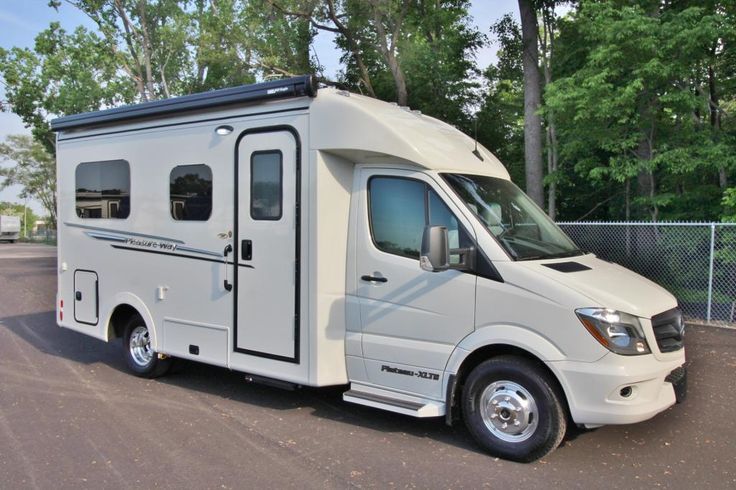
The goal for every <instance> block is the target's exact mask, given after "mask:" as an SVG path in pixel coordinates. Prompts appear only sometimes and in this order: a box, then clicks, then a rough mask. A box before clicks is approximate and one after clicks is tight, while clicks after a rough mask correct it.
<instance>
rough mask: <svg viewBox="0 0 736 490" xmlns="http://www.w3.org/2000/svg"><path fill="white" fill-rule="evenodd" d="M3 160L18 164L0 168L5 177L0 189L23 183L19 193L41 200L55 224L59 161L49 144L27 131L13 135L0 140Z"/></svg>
mask: <svg viewBox="0 0 736 490" xmlns="http://www.w3.org/2000/svg"><path fill="white" fill-rule="evenodd" d="M0 158H1V159H2V161H11V162H15V166H13V167H8V168H0V176H1V177H5V180H4V181H3V182H2V183H0V189H5V188H6V187H8V186H11V185H20V186H21V187H22V190H21V192H20V197H22V198H26V197H31V198H33V199H36V200H38V201H40V202H41V205H42V206H43V207H44V209H45V210H46V211H47V212H48V215H49V226H50V227H52V228H56V162H55V160H54V157H53V156H52V155H51V154H50V153H49V152H48V151H47V150H46V148H45V147H44V146H43V145H42V144H40V143H39V142H37V141H35V140H34V139H33V138H32V137H31V136H28V135H10V136H8V137H7V138H6V140H5V142H4V143H0Z"/></svg>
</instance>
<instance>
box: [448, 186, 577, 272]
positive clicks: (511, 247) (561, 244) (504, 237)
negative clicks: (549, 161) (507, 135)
mask: <svg viewBox="0 0 736 490" xmlns="http://www.w3.org/2000/svg"><path fill="white" fill-rule="evenodd" d="M443 177H444V179H445V180H446V181H447V183H448V184H450V186H451V187H452V188H453V189H454V190H455V192H457V194H458V196H460V198H461V199H462V200H463V201H465V204H466V205H467V206H468V208H469V209H470V210H471V211H472V212H473V213H475V214H476V215H477V216H478V218H479V219H480V221H481V222H482V223H483V224H484V225H485V227H486V228H487V229H488V231H489V232H490V233H491V234H492V235H493V236H494V237H496V239H497V240H498V241H499V243H500V244H501V246H503V248H504V249H506V251H507V252H508V253H509V255H511V257H513V258H514V259H516V260H539V259H552V258H559V257H573V256H576V255H581V254H582V253H583V252H582V251H581V250H579V249H578V248H577V247H576V246H575V244H574V243H573V242H572V240H570V239H569V238H568V237H567V235H565V233H563V232H562V230H560V228H558V227H557V225H555V223H554V222H553V221H552V220H551V219H550V218H549V217H548V216H547V214H546V213H545V212H544V211H542V210H541V209H540V208H539V207H538V206H537V205H536V204H534V202H533V201H532V200H531V199H530V198H529V197H528V196H527V195H526V194H524V193H523V192H522V191H521V189H519V188H518V187H516V186H515V185H514V184H512V183H511V182H510V181H508V180H504V179H499V178H495V177H488V176H481V175H465V174H443Z"/></svg>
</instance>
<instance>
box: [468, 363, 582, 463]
mask: <svg viewBox="0 0 736 490" xmlns="http://www.w3.org/2000/svg"><path fill="white" fill-rule="evenodd" d="M462 404H463V417H464V419H465V425H466V426H467V427H468V430H469V431H470V433H471V434H472V435H473V437H474V438H475V440H476V441H477V442H478V443H479V444H480V445H481V446H483V448H484V449H486V450H487V451H488V452H489V453H491V454H493V455H495V456H499V457H502V458H504V459H510V460H512V461H520V462H525V463H528V462H530V461H534V460H536V459H539V458H541V457H543V456H545V455H546V454H549V453H550V452H551V451H552V450H554V449H555V448H556V447H557V446H559V444H560V442H562V438H563V437H564V435H565V429H566V427H567V419H566V412H565V409H564V405H563V403H562V401H561V397H560V395H559V394H558V392H557V390H556V389H555V386H554V383H553V381H552V380H551V379H550V377H549V374H548V373H547V372H546V371H544V370H542V369H541V368H540V367H538V366H537V365H536V364H535V363H534V362H532V361H530V360H528V359H524V358H521V357H515V356H499V357H495V358H493V359H490V360H488V361H485V362H483V363H481V364H479V365H478V366H477V367H476V368H475V369H473V371H472V372H471V373H470V375H469V376H468V378H467V380H466V382H465V385H464V387H463V394H462Z"/></svg>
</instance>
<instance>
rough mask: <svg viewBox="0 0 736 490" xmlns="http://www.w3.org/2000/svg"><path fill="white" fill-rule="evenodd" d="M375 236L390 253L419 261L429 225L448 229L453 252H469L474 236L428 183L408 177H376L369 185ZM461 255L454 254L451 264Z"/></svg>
mask: <svg viewBox="0 0 736 490" xmlns="http://www.w3.org/2000/svg"><path fill="white" fill-rule="evenodd" d="M368 196H369V198H368V201H369V215H370V224H371V236H372V238H373V243H374V244H375V245H376V247H377V248H378V249H379V250H381V251H383V252H386V253H390V254H394V255H399V256H402V257H407V258H412V259H419V252H420V248H421V245H422V234H423V233H424V227H425V226H427V225H439V226H444V227H446V228H447V235H448V239H449V246H450V249H458V248H469V247H471V246H472V245H473V242H472V240H471V239H470V236H469V235H468V233H467V232H466V231H465V228H463V226H462V225H461V224H460V222H459V220H458V219H457V217H456V216H455V215H454V214H453V213H452V211H450V209H449V208H448V207H447V205H446V204H445V203H444V202H443V201H442V199H441V198H440V197H439V195H437V193H436V192H435V191H434V190H432V188H431V187H430V186H429V185H427V184H426V183H424V182H422V181H420V180H415V179H409V178H404V177H372V178H371V179H370V180H369V181H368ZM459 261H460V255H459V254H451V255H450V263H451V264H452V263H455V264H457V263H459Z"/></svg>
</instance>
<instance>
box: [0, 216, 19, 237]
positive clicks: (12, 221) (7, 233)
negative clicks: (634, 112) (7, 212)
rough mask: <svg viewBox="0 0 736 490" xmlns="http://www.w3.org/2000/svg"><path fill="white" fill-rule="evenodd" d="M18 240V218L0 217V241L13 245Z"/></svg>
mask: <svg viewBox="0 0 736 490" xmlns="http://www.w3.org/2000/svg"><path fill="white" fill-rule="evenodd" d="M18 238H20V218H19V217H17V216H0V241H7V242H10V243H15V241H16V240H17V239H18Z"/></svg>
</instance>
